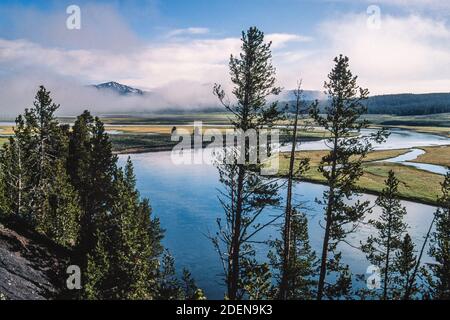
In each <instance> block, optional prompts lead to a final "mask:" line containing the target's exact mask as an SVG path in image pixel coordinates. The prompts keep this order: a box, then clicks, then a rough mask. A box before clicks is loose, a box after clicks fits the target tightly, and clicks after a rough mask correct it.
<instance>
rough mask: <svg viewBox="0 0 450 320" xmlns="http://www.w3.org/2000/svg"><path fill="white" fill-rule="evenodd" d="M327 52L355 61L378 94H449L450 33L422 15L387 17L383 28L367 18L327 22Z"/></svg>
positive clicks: (324, 28) (322, 28)
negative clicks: (341, 54)
mask: <svg viewBox="0 0 450 320" xmlns="http://www.w3.org/2000/svg"><path fill="white" fill-rule="evenodd" d="M320 31H321V32H322V34H323V35H324V37H325V40H326V41H327V42H328V43H329V46H328V51H329V52H330V53H334V54H335V55H336V54H338V53H343V54H345V55H348V56H349V57H350V59H351V65H352V67H353V69H354V72H355V73H356V74H358V75H359V77H360V79H361V81H362V82H364V83H365V85H366V86H369V88H372V91H375V92H402V91H403V92H422V91H449V89H450V88H449V86H448V83H450V29H449V27H448V26H447V24H446V23H445V22H444V21H437V20H433V19H430V18H426V17H421V16H418V15H410V16H406V17H395V16H389V15H384V16H382V20H381V27H380V29H373V28H369V27H368V26H367V17H366V16H365V15H348V16H344V17H342V19H339V20H332V21H328V22H325V23H323V24H322V25H321V26H320Z"/></svg>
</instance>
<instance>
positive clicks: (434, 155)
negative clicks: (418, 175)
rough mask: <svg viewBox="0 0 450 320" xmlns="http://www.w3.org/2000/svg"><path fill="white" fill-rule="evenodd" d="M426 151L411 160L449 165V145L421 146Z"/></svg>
mask: <svg viewBox="0 0 450 320" xmlns="http://www.w3.org/2000/svg"><path fill="white" fill-rule="evenodd" d="M420 149H422V150H424V151H425V152H426V153H425V154H423V155H421V156H419V157H417V159H415V160H413V162H420V163H430V164H436V165H440V166H447V167H450V146H439V147H421V148H420Z"/></svg>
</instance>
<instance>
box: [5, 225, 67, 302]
mask: <svg viewBox="0 0 450 320" xmlns="http://www.w3.org/2000/svg"><path fill="white" fill-rule="evenodd" d="M69 257H70V252H69V251H68V250H66V249H64V248H62V247H60V246H58V245H56V244H54V243H53V242H51V241H50V240H49V239H47V238H45V237H43V236H41V235H39V234H37V233H35V232H33V231H30V230H29V229H27V228H25V227H23V226H21V225H20V224H14V225H8V227H6V226H4V225H2V224H0V295H1V296H2V298H3V299H5V298H6V299H8V300H46V299H56V298H58V297H61V294H62V292H64V284H65V278H66V275H65V270H66V268H67V266H68V265H69V260H70V259H69Z"/></svg>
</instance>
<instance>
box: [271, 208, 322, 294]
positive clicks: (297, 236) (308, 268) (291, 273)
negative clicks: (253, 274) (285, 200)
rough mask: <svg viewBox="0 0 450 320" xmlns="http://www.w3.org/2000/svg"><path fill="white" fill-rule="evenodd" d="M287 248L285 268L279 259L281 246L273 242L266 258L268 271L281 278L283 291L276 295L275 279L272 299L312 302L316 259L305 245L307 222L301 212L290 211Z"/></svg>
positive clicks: (307, 243) (307, 244)
mask: <svg viewBox="0 0 450 320" xmlns="http://www.w3.org/2000/svg"><path fill="white" fill-rule="evenodd" d="M290 233H291V240H290V241H291V244H290V246H289V250H290V253H289V256H290V259H289V263H288V264H285V262H284V260H283V257H284V255H285V252H284V249H285V248H284V243H283V242H282V241H280V240H275V241H274V242H273V244H272V247H273V248H274V249H275V250H274V251H272V252H271V253H270V255H269V258H270V260H271V264H272V267H273V268H274V269H275V270H278V271H279V272H278V273H279V274H281V275H282V276H281V277H283V276H284V277H285V281H286V283H285V284H284V286H285V287H284V288H285V290H286V292H285V293H284V295H283V296H282V295H281V294H280V290H281V282H282V278H281V277H279V279H278V283H277V288H276V289H275V290H273V291H274V293H273V296H274V297H275V298H280V297H282V299H285V300H311V299H314V298H315V291H316V290H315V287H316V286H317V281H316V279H315V275H316V274H315V269H316V268H317V258H316V254H315V252H314V251H313V250H312V248H311V245H310V244H309V234H308V219H307V217H306V215H305V214H304V213H302V212H298V211H297V210H296V209H295V208H292V212H291V231H290Z"/></svg>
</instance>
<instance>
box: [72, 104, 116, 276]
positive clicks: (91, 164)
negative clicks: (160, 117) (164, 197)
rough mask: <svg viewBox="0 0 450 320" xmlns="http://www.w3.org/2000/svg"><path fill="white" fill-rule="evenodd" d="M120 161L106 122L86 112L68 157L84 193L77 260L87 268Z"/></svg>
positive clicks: (109, 205) (75, 129) (78, 188)
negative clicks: (107, 131) (104, 123)
mask: <svg viewBox="0 0 450 320" xmlns="http://www.w3.org/2000/svg"><path fill="white" fill-rule="evenodd" d="M116 163H117V157H116V156H115V155H114V154H113V153H112V144H111V141H110V140H109V137H108V135H107V133H106V132H105V128H104V125H103V123H102V122H101V121H100V119H98V118H93V117H92V116H91V115H90V113H89V112H88V111H85V112H83V114H82V115H80V116H79V117H78V118H77V120H76V121H75V124H74V126H73V129H72V132H71V134H70V138H69V156H68V161H67V169H68V173H69V176H70V178H71V183H72V184H73V186H74V187H75V190H76V191H77V193H78V194H79V196H80V207H81V210H82V212H81V217H80V235H79V242H78V245H77V257H76V260H77V263H78V264H79V265H80V266H81V267H82V269H83V270H86V268H87V258H88V256H89V255H91V256H92V254H93V250H94V249H96V243H97V241H100V240H98V239H96V234H102V232H103V230H102V228H101V227H99V224H102V223H104V221H105V220H106V219H107V215H108V212H109V211H110V210H111V208H112V204H113V185H114V176H115V174H116V171H117V165H116ZM97 249H98V248H97Z"/></svg>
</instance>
